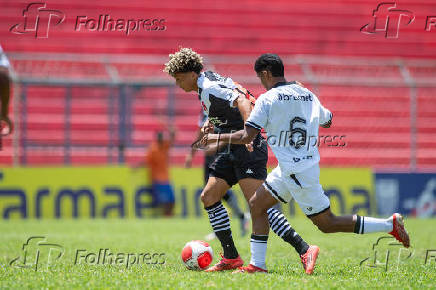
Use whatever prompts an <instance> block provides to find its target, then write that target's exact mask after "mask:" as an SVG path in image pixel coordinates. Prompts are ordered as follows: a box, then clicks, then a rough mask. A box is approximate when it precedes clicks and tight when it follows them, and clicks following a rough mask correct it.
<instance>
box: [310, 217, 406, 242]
mask: <svg viewBox="0 0 436 290" xmlns="http://www.w3.org/2000/svg"><path fill="white" fill-rule="evenodd" d="M309 218H310V219H311V220H312V222H313V223H314V224H315V225H316V226H317V227H318V228H319V229H320V230H321V231H322V232H324V233H336V232H348V233H353V232H354V233H356V234H367V233H376V232H384V233H389V234H391V235H392V236H394V237H395V238H396V239H397V240H398V241H399V242H401V243H402V244H403V245H404V246H405V247H406V248H408V247H409V246H410V238H409V234H408V233H407V231H406V229H405V228H404V221H403V217H402V216H401V215H400V214H398V213H395V214H393V215H392V216H391V217H389V218H387V219H380V218H373V217H365V216H359V215H348V216H335V215H334V214H333V213H332V212H331V210H330V208H328V209H326V210H325V211H323V212H321V213H319V214H316V215H312V216H309Z"/></svg>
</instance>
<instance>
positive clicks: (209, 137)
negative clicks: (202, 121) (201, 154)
mask: <svg viewBox="0 0 436 290" xmlns="http://www.w3.org/2000/svg"><path fill="white" fill-rule="evenodd" d="M218 138H219V134H206V135H204V136H203V138H201V141H200V144H201V146H202V147H206V146H207V145H209V144H215V143H217V142H218V140H219V139H218Z"/></svg>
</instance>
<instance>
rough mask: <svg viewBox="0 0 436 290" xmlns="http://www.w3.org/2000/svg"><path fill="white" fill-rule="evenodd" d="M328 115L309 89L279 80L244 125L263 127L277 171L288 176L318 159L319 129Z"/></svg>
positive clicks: (329, 116)
mask: <svg viewBox="0 0 436 290" xmlns="http://www.w3.org/2000/svg"><path fill="white" fill-rule="evenodd" d="M331 118H332V114H331V113H330V111H329V110H327V109H326V108H324V107H323V106H322V105H321V103H320V102H319V100H318V98H317V96H316V95H315V94H313V93H312V92H311V91H309V90H308V89H306V88H304V87H302V86H299V85H298V84H296V83H286V82H280V83H277V84H276V85H275V86H274V87H273V88H271V89H270V90H269V91H267V92H266V93H264V94H262V95H261V96H260V97H259V98H258V99H257V101H256V105H255V107H254V109H253V111H252V112H251V114H250V117H249V118H248V120H247V121H246V123H245V125H247V126H251V127H253V128H256V129H259V130H260V129H261V128H264V129H265V131H266V133H267V136H268V139H267V142H268V144H269V146H270V147H271V149H272V151H273V153H274V155H275V156H276V158H277V160H278V162H279V167H280V170H281V171H282V172H283V173H284V174H286V175H289V174H294V173H299V172H302V171H304V170H306V169H308V168H310V167H311V166H313V165H314V164H317V163H318V162H319V160H320V157H319V152H318V128H319V126H320V125H323V124H326V123H328V122H329V121H330V120H331Z"/></svg>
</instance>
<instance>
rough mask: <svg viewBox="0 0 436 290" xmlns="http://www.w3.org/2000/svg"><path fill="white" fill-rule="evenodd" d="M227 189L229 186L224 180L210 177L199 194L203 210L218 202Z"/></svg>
mask: <svg viewBox="0 0 436 290" xmlns="http://www.w3.org/2000/svg"><path fill="white" fill-rule="evenodd" d="M229 189H230V186H229V184H228V183H227V182H226V181H225V180H224V179H222V178H218V177H213V176H211V177H209V180H208V181H207V183H206V186H205V187H204V189H203V192H202V193H201V196H200V199H201V202H202V203H203V205H204V207H205V208H206V207H209V206H211V205H213V204H215V203H217V202H218V201H220V200H221V198H222V197H223V196H224V195H225V194H226V192H227V190H229Z"/></svg>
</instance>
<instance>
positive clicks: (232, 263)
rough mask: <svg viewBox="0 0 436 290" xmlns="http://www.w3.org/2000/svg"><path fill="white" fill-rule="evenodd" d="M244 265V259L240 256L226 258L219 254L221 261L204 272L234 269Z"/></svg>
mask: <svg viewBox="0 0 436 290" xmlns="http://www.w3.org/2000/svg"><path fill="white" fill-rule="evenodd" d="M242 265H244V261H243V260H242V259H241V256H238V257H237V258H235V259H227V258H224V256H223V255H221V261H219V262H218V263H216V264H215V265H213V266H212V267H210V268H209V269H207V270H204V271H205V272H217V271H226V270H235V269H237V268H239V267H241V266H242Z"/></svg>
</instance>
